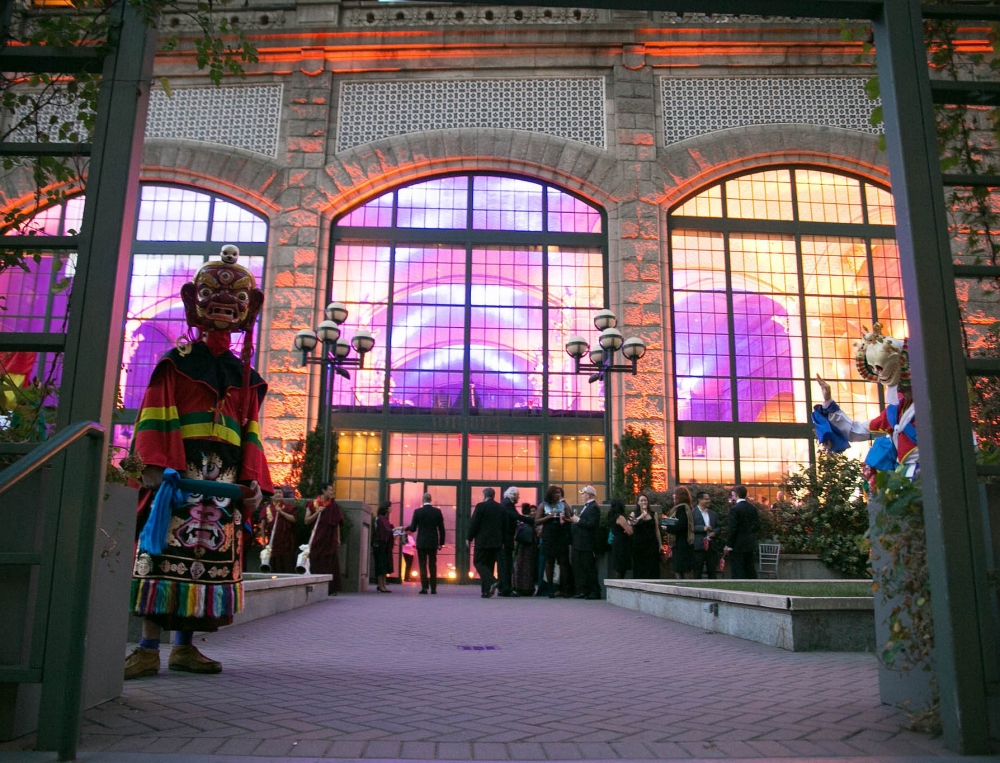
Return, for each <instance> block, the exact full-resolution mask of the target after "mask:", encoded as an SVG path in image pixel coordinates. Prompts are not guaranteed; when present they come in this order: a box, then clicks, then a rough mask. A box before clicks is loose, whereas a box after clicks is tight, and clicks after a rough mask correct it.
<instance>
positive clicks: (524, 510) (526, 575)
mask: <svg viewBox="0 0 1000 763" xmlns="http://www.w3.org/2000/svg"><path fill="white" fill-rule="evenodd" d="M521 514H522V515H523V516H526V517H534V518H537V517H538V507H537V506H532V505H531V504H530V503H522V504H521ZM514 544H515V545H516V546H517V551H515V552H514V575H513V576H512V578H511V587H512V588H513V589H514V590H515V591H516V592H517V594H518V595H519V596H531V595H533V594H534V593H535V571H536V570H537V569H538V536H537V535H536V534H535V528H534V526H533V525H529V524H527V523H525V522H518V523H517V530H516V531H515V532H514Z"/></svg>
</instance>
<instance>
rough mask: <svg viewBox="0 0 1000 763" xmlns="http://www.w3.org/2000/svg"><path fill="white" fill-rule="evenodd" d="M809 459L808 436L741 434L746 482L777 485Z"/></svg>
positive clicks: (744, 478) (741, 453)
mask: <svg viewBox="0 0 1000 763" xmlns="http://www.w3.org/2000/svg"><path fill="white" fill-rule="evenodd" d="M808 463H809V441H808V440H778V439H772V438H768V437H752V438H750V437H741V438H740V480H741V481H742V482H744V483H747V482H749V483H750V484H763V485H766V484H773V485H776V484H778V483H780V482H781V478H782V477H783V476H784V475H786V474H788V473H789V472H794V471H798V470H799V469H800V468H802V467H803V466H805V465H807V464H808Z"/></svg>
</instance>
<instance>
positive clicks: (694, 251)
mask: <svg viewBox="0 0 1000 763" xmlns="http://www.w3.org/2000/svg"><path fill="white" fill-rule="evenodd" d="M670 243H671V252H670V259H671V274H672V282H673V286H674V288H675V289H694V290H699V291H725V290H726V289H727V288H728V285H727V282H726V251H725V245H726V244H725V238H724V236H723V234H722V233H708V232H703V231H691V230H680V231H675V232H674V233H673V235H672V236H671V237H670Z"/></svg>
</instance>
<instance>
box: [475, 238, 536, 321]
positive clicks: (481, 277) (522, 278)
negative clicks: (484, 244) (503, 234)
mask: <svg viewBox="0 0 1000 763" xmlns="http://www.w3.org/2000/svg"><path fill="white" fill-rule="evenodd" d="M542 283H543V279H542V250H541V247H534V248H532V249H507V248H501V247H497V248H490V249H473V250H472V304H473V305H509V306H512V307H541V305H542V297H543V295H542Z"/></svg>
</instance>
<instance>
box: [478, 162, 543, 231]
mask: <svg viewBox="0 0 1000 763" xmlns="http://www.w3.org/2000/svg"><path fill="white" fill-rule="evenodd" d="M472 188H473V191H472V193H473V196H472V227H473V229H475V230H521V231H540V230H542V186H540V185H538V184H537V183H531V182H529V181H527V180H517V179H515V178H507V177H495V176H488V175H487V176H483V175H480V176H478V177H476V178H474V179H473V186H472Z"/></svg>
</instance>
